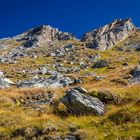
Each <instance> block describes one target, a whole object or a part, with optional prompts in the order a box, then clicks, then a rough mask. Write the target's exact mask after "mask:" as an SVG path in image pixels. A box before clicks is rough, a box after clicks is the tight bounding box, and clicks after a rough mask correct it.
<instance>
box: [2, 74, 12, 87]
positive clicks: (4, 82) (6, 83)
mask: <svg viewBox="0 0 140 140" xmlns="http://www.w3.org/2000/svg"><path fill="white" fill-rule="evenodd" d="M11 84H14V83H13V82H12V81H11V80H10V79H8V78H6V77H5V76H4V74H3V72H0V89H4V88H8V87H10V85H11Z"/></svg>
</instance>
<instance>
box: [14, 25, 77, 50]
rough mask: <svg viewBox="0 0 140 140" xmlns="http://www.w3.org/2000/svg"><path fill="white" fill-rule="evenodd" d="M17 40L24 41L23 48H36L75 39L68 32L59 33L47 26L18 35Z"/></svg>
mask: <svg viewBox="0 0 140 140" xmlns="http://www.w3.org/2000/svg"><path fill="white" fill-rule="evenodd" d="M15 38H16V39H17V40H24V41H25V43H24V44H23V46H24V47H26V48H30V47H36V46H43V45H48V44H51V43H52V41H54V40H58V41H59V40H70V39H73V38H75V37H74V35H73V34H70V33H68V32H61V31H59V30H58V29H57V28H53V27H51V26H49V25H43V26H40V27H37V28H34V29H31V30H30V31H28V32H26V34H23V35H18V36H16V37H15Z"/></svg>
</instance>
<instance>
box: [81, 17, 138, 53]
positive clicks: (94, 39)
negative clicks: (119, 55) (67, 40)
mask: <svg viewBox="0 0 140 140" xmlns="http://www.w3.org/2000/svg"><path fill="white" fill-rule="evenodd" d="M135 30H136V27H135V25H134V24H133V23H132V21H131V19H124V20H120V19H118V20H115V21H113V22H112V23H110V24H108V25H105V26H104V27H101V28H99V29H96V30H93V31H91V32H88V33H86V34H85V35H84V36H83V38H82V39H81V41H83V42H85V44H86V46H87V47H90V48H93V49H96V50H100V51H105V50H108V49H110V48H112V47H113V46H114V45H117V43H119V42H120V41H123V40H124V39H126V38H127V37H128V36H130V35H131V34H132V33H134V32H135Z"/></svg>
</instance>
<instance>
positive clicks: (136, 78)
mask: <svg viewBox="0 0 140 140" xmlns="http://www.w3.org/2000/svg"><path fill="white" fill-rule="evenodd" d="M132 76H133V78H132V80H131V82H132V83H135V84H137V83H140V65H138V66H137V67H136V68H135V69H134V70H133V72H132Z"/></svg>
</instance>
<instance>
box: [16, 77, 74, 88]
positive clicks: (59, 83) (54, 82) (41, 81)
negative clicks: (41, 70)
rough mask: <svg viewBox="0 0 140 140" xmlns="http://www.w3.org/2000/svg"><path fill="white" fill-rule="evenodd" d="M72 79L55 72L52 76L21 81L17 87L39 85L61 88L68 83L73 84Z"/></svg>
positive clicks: (41, 86) (40, 86)
mask: <svg viewBox="0 0 140 140" xmlns="http://www.w3.org/2000/svg"><path fill="white" fill-rule="evenodd" d="M73 83H74V81H73V80H71V78H69V77H65V76H63V75H60V74H57V75H55V76H52V77H51V78H42V77H38V76H36V77H34V78H33V79H31V80H26V81H22V82H21V83H20V84H19V85H18V87H20V88H31V87H39V88H47V87H53V88H62V87H65V86H68V85H71V84H73Z"/></svg>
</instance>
